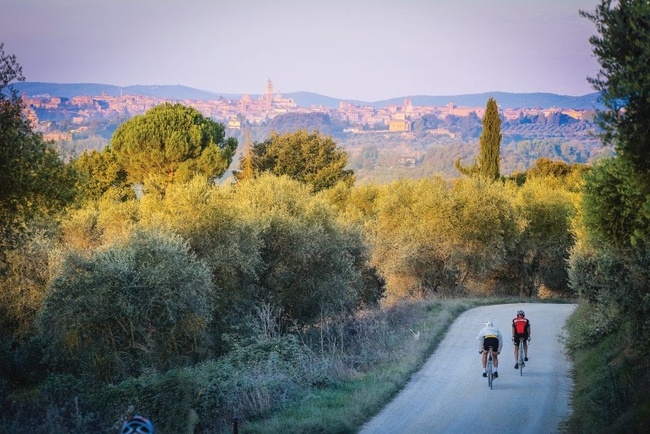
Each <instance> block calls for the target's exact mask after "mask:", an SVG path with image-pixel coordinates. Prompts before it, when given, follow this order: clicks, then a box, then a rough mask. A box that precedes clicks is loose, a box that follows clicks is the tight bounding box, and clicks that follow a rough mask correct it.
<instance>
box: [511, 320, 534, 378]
mask: <svg viewBox="0 0 650 434" xmlns="http://www.w3.org/2000/svg"><path fill="white" fill-rule="evenodd" d="M519 339H523V340H524V361H525V362H527V361H528V342H530V321H528V318H526V314H525V313H524V311H523V310H520V311H518V312H517V317H516V318H515V319H513V320H512V342H513V343H514V344H515V369H519Z"/></svg>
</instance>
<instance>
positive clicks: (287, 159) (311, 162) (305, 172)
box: [240, 130, 355, 191]
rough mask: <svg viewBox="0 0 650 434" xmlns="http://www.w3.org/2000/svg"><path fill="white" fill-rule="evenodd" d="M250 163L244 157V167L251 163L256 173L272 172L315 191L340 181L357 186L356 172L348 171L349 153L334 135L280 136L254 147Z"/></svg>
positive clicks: (241, 163) (304, 133) (295, 133)
mask: <svg viewBox="0 0 650 434" xmlns="http://www.w3.org/2000/svg"><path fill="white" fill-rule="evenodd" d="M248 158H251V159H250V163H246V159H245V158H242V160H241V161H240V167H244V166H243V165H244V164H251V165H252V168H253V171H254V172H255V173H262V172H270V173H272V174H274V175H277V176H280V175H286V176H288V177H289V178H292V179H295V180H297V181H300V182H303V183H305V184H309V185H311V186H312V188H313V190H314V191H321V190H324V189H327V188H331V187H333V186H334V185H336V184H337V183H338V182H343V183H345V184H346V185H348V186H351V185H352V184H354V181H355V176H354V172H353V171H352V170H346V169H345V167H346V166H347V164H348V154H347V153H346V151H345V150H344V149H343V148H341V147H339V146H337V144H336V143H335V142H334V140H332V137H331V136H328V137H325V136H323V135H322V134H320V133H319V132H318V131H317V130H314V131H313V132H312V133H308V132H307V130H296V131H295V132H294V133H287V134H277V133H275V132H274V133H272V134H271V137H270V138H269V139H267V140H265V141H264V142H262V143H255V144H254V145H253V148H252V155H251V157H248Z"/></svg>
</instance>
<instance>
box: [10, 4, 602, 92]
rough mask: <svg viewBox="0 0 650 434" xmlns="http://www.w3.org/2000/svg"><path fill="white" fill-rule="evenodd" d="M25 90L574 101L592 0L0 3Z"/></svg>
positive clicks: (588, 56)
mask: <svg viewBox="0 0 650 434" xmlns="http://www.w3.org/2000/svg"><path fill="white" fill-rule="evenodd" d="M2 3H3V6H2V8H3V14H1V15H0V42H4V43H5V52H6V53H8V54H15V55H16V57H17V59H18V62H19V63H20V64H21V65H22V67H23V73H24V75H25V78H26V80H27V81H28V82H47V83H62V84H65V83H97V84H112V85H115V86H134V85H148V86H173V85H182V86H187V87H191V88H194V89H199V90H204V91H209V92H214V93H217V94H218V93H232V94H246V93H247V94H262V93H264V91H265V86H266V80H267V79H271V80H272V81H273V83H274V91H276V92H281V93H283V94H287V93H293V92H312V93H316V94H319V95H324V96H329V97H331V98H337V99H342V100H359V101H381V100H386V99H392V98H398V97H402V96H418V95H421V96H447V95H449V96H451V95H471V94H482V93H489V92H507V93H553V94H557V95H564V96H583V95H587V94H590V93H593V92H594V90H593V88H591V85H590V84H589V83H588V82H587V77H593V76H595V75H596V73H597V72H598V63H597V61H596V59H595V58H594V57H593V54H592V49H591V45H590V44H589V41H588V39H589V37H590V36H592V35H593V34H595V33H596V29H595V27H594V26H593V24H592V23H591V22H590V21H589V20H587V19H586V18H583V17H580V16H579V10H581V9H582V10H587V11H593V10H594V9H595V7H596V5H597V4H598V3H599V2H598V1H596V0H548V1H545V2H522V1H521V0H492V1H490V2H485V1H482V0H454V1H446V0H438V1H431V0H429V1H426V0H404V1H403V2H399V3H395V2H392V1H390V2H389V1H385V0H376V1H370V0H356V1H355V0H346V1H344V0H332V1H330V2H327V3H322V2H317V1H310V0H287V1H284V2H267V1H262V0H240V1H237V2H227V3H223V2H213V1H207V0H188V1H186V2H183V3H180V2H175V1H172V0H95V1H93V2H87V1H85V0H2Z"/></svg>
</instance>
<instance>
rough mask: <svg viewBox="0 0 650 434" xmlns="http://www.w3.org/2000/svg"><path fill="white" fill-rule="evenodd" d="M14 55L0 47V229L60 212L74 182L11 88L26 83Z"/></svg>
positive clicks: (55, 151)
mask: <svg viewBox="0 0 650 434" xmlns="http://www.w3.org/2000/svg"><path fill="white" fill-rule="evenodd" d="M24 80H25V78H24V77H23V74H22V67H21V66H20V64H19V63H18V61H17V59H16V56H15V55H9V54H6V53H5V51H4V44H2V43H0V226H1V227H2V229H3V230H6V229H7V228H9V227H10V226H14V225H15V224H16V222H18V221H20V220H24V219H27V218H29V217H31V216H34V215H35V214H37V213H41V214H47V213H48V212H50V211H52V210H58V209H61V208H62V207H64V206H65V205H66V204H67V203H69V202H70V201H71V200H72V198H73V188H72V185H73V178H72V176H71V174H70V173H69V171H68V170H67V168H66V166H65V165H64V164H63V161H62V160H61V158H60V155H59V152H58V151H57V149H56V148H55V147H54V146H53V144H52V143H49V142H46V141H45V140H43V136H42V135H41V134H38V133H35V132H34V131H33V130H32V126H31V123H30V120H29V119H28V118H27V116H26V113H25V109H26V107H25V105H24V103H23V101H22V99H21V98H20V97H19V96H18V92H17V91H16V90H15V89H14V87H13V86H12V85H11V83H12V82H13V81H24Z"/></svg>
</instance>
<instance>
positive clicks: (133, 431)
mask: <svg viewBox="0 0 650 434" xmlns="http://www.w3.org/2000/svg"><path fill="white" fill-rule="evenodd" d="M120 432H121V433H122V434H154V432H153V425H152V424H151V421H150V420H149V419H147V418H144V417H142V416H138V415H135V416H133V417H132V418H131V419H129V420H127V421H126V422H124V424H122V431H120Z"/></svg>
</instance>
